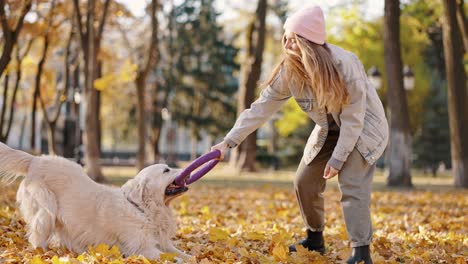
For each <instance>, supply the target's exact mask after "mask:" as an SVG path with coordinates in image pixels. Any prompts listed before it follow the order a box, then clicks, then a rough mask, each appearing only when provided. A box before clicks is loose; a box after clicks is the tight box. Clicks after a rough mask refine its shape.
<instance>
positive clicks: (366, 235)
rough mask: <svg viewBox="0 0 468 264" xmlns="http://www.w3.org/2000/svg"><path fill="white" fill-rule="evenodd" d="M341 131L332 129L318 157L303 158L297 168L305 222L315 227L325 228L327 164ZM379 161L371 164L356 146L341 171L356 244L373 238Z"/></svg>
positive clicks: (346, 212) (347, 217)
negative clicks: (373, 197) (372, 198)
mask: <svg viewBox="0 0 468 264" xmlns="http://www.w3.org/2000/svg"><path fill="white" fill-rule="evenodd" d="M338 135H339V131H329V134H328V137H327V140H326V141H325V144H324V146H323V148H322V149H321V150H320V152H319V153H318V155H317V157H315V159H314V160H313V161H312V162H311V163H310V164H309V165H306V164H305V163H304V161H303V160H301V163H300V164H299V168H298V169H297V173H296V179H295V181H294V187H295V190H296V196H297V201H298V204H299V207H300V210H301V213H302V217H303V219H304V223H305V225H306V227H307V228H308V229H310V230H311V231H322V230H323V228H324V226H325V221H324V199H323V195H322V194H323V192H324V191H325V185H326V180H325V179H324V178H323V171H324V170H325V165H326V164H327V162H328V160H329V159H330V157H331V155H332V153H333V149H334V148H335V145H336V142H337V140H338ZM374 169H375V165H372V166H371V165H369V164H368V163H367V162H366V161H365V160H364V158H363V157H362V156H361V154H360V153H359V152H358V151H357V149H356V148H355V149H354V150H353V151H352V152H351V154H350V155H349V156H348V159H347V161H346V162H345V164H344V165H343V168H342V169H341V171H340V173H339V175H338V182H339V186H340V191H341V206H342V209H343V214H344V218H345V223H346V229H347V231H348V238H349V239H350V241H351V246H352V247H359V246H364V245H369V244H370V243H371V239H372V222H371V216H370V196H371V187H372V178H373V176H374Z"/></svg>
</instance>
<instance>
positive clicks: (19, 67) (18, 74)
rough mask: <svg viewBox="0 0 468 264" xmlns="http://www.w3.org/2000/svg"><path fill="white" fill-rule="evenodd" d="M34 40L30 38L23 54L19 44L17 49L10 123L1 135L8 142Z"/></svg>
mask: <svg viewBox="0 0 468 264" xmlns="http://www.w3.org/2000/svg"><path fill="white" fill-rule="evenodd" d="M33 41H34V39H31V40H29V42H28V44H27V45H26V49H25V51H24V52H23V54H21V52H20V49H19V45H18V46H17V49H16V61H17V64H18V65H17V68H16V81H15V87H14V88H13V95H12V98H11V103H10V115H9V117H8V124H7V127H6V131H5V133H4V134H3V133H2V135H1V137H2V138H4V142H6V141H7V140H8V136H9V135H10V130H11V126H12V124H13V120H14V118H15V115H14V114H15V111H14V108H15V102H16V95H17V94H18V89H19V85H20V83H21V78H22V67H23V59H24V57H25V56H26V55H27V54H28V53H29V50H30V49H31V46H32V43H33Z"/></svg>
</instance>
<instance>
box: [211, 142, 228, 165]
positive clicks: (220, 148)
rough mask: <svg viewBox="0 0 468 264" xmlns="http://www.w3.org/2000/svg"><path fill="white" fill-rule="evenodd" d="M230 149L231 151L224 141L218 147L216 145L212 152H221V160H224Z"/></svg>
mask: <svg viewBox="0 0 468 264" xmlns="http://www.w3.org/2000/svg"><path fill="white" fill-rule="evenodd" d="M228 149H229V147H228V144H227V143H226V141H224V140H223V141H221V143H218V144H217V145H214V146H212V147H211V151H213V150H219V151H221V156H220V157H219V159H220V160H223V159H224V154H225V153H226V151H227V150H228Z"/></svg>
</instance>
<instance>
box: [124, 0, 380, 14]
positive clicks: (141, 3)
mask: <svg viewBox="0 0 468 264" xmlns="http://www.w3.org/2000/svg"><path fill="white" fill-rule="evenodd" d="M117 1H118V2H120V3H123V4H125V5H126V6H128V8H129V9H130V11H132V12H133V13H134V14H135V15H137V16H141V15H143V14H144V8H145V6H146V5H147V3H148V2H149V0H117ZM176 2H177V0H176ZM350 2H351V1H350V0H328V1H324V0H290V1H289V4H290V6H289V8H290V11H291V12H294V11H295V10H297V9H298V8H300V7H301V6H304V5H307V4H316V5H319V6H321V7H322V9H323V10H324V13H325V17H327V15H328V11H329V8H330V7H333V6H337V5H341V4H346V3H350ZM236 3H237V4H236ZM239 3H240V4H239ZM241 5H242V6H246V5H248V6H250V5H252V7H253V8H255V5H256V1H251V0H250V1H249V0H243V1H242V0H218V2H217V7H218V9H219V11H222V13H223V15H225V16H227V17H229V16H230V13H232V14H233V15H235V13H234V11H232V7H233V6H241ZM367 5H368V6H367V7H366V10H367V16H368V17H369V18H372V17H378V16H381V15H383V11H384V0H367Z"/></svg>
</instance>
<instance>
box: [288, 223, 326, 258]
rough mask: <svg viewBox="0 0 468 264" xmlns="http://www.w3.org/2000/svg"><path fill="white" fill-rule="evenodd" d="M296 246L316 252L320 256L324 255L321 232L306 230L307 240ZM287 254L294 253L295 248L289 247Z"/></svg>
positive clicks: (293, 246)
mask: <svg viewBox="0 0 468 264" xmlns="http://www.w3.org/2000/svg"><path fill="white" fill-rule="evenodd" d="M298 245H302V246H303V247H305V248H306V249H308V250H309V251H317V252H319V253H320V254H322V255H323V254H324V253H325V242H324V241H323V233H322V232H312V231H310V230H309V229H307V238H306V239H304V240H302V241H301V242H299V243H298ZM289 252H296V246H295V245H290V246H289Z"/></svg>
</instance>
